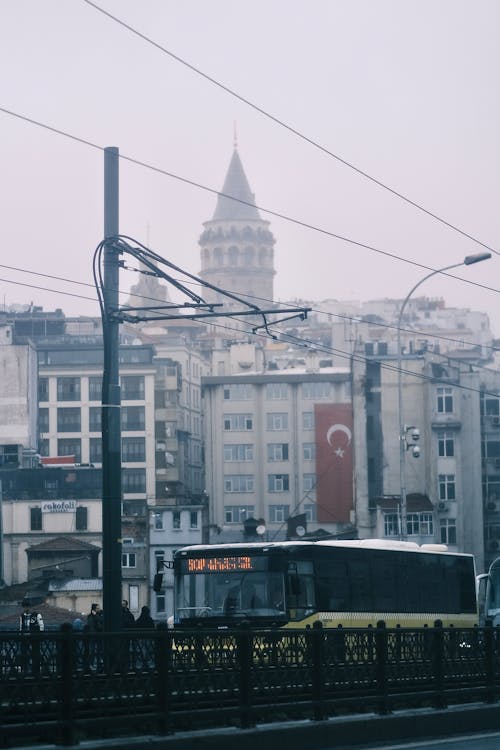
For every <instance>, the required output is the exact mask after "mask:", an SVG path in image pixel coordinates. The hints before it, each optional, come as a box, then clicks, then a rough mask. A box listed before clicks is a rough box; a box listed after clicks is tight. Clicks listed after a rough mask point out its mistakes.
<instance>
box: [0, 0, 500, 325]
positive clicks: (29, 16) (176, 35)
mask: <svg viewBox="0 0 500 750" xmlns="http://www.w3.org/2000/svg"><path fill="white" fill-rule="evenodd" d="M96 1H97V3H98V4H99V5H100V6H101V7H102V8H104V9H105V10H107V11H108V12H110V13H112V14H114V15H116V16H118V17H119V18H120V19H122V20H123V21H124V22H125V23H127V24H129V25H131V26H133V27H134V28H136V29H137V30H138V31H140V32H141V33H142V34H144V35H146V36H148V37H150V38H151V39H152V40H154V41H155V42H157V43H158V44H159V45H161V46H163V47H165V48H166V49H168V50H170V51H171V52H172V53H174V54H175V55H177V56H179V57H181V58H183V59H184V60H186V61H187V62H189V63H191V64H192V65H193V66H195V67H197V68H199V69H200V70H201V71H203V72H204V73H205V74H207V75H208V76H211V77H213V78H215V79H217V80H218V81H219V82H221V83H222V84H224V85H226V86H227V87H230V88H231V89H233V90H234V91H236V92H237V93H238V94H240V95H241V96H242V97H245V98H246V99H248V100H251V101H252V102H253V103H254V104H256V105H258V106H259V107H261V108H262V109H264V110H265V111H266V112H269V113H270V114H272V115H274V116H275V117H277V118H279V119H280V120H282V121H284V122H285V123H287V124H288V125H290V126H291V127H293V128H295V129H296V130H298V131H300V132H301V133H303V134H304V135H306V136H307V137H308V138H310V139H313V140H314V141H316V142H317V143H319V144H321V145H322V146H323V147H324V148H325V149H327V150H329V151H331V152H332V153H334V154H336V155H338V156H340V157H342V158H343V159H344V160H346V161H348V162H350V163H352V164H354V165H356V167H358V168H359V169H361V170H363V171H365V172H367V173H369V174H370V175H372V176H373V177H375V178H377V179H378V180H380V181H381V182H383V183H384V184H386V185H388V186H390V187H391V188H393V189H394V190H396V191H398V192H400V193H403V194H404V195H406V196H407V197H408V198H410V199H411V200H412V201H414V202H416V203H418V204H421V205H422V206H424V207H425V208H426V209H427V210H428V211H430V212H432V213H435V214H437V215H438V216H439V217H441V218H442V219H444V220H446V221H448V222H450V223H451V224H453V225H455V226H456V227H458V228H460V229H461V230H463V231H464V232H466V233H468V234H469V235H472V236H473V237H474V238H476V239H478V240H480V241H481V242H483V243H485V244H486V245H488V246H490V247H493V248H494V249H495V250H496V248H497V247H498V248H500V236H499V224H498V215H499V195H500V168H499V167H500V164H499V161H500V159H499V156H500V148H499V134H500V109H499V95H498V92H499V71H500V45H499V43H498V30H499V28H500V3H499V2H498V1H497V0H468V1H465V0H309V1H307V2H306V0H301V1H299V0H265V1H264V0H252V2H242V1H241V2H240V1H238V0H210V2H208V1H205V0H182V2H181V1H180V0H177V1H176V2H173V1H171V0H140V2H139V0H96ZM0 92H1V94H0V107H2V108H4V109H8V110H11V111H13V112H15V113H18V114H19V115H22V116H25V117H28V118H32V119H34V120H38V121H40V122H42V123H44V124H46V125H48V126H50V127H54V128H57V129H59V130H63V131H66V132H67V133H69V134H72V135H74V136H76V137H78V138H82V139H85V140H88V141H90V142H92V143H94V144H97V145H99V146H102V147H105V146H117V147H118V148H119V149H120V153H121V154H122V155H127V156H130V157H133V158H135V159H138V160H141V161H144V162H147V163H149V164H151V165H154V166H156V167H159V168H161V169H163V170H166V171H168V172H172V173H175V174H177V175H179V176H180V177H183V178H187V179H189V180H193V181H195V182H198V183H201V184H203V185H206V186H207V187H210V188H212V189H214V190H220V189H221V188H222V183H223V180H224V177H225V173H226V170H227V167H228V164H229V160H230V157H231V153H232V149H233V128H234V123H235V122H236V123H237V137H238V148H239V153H240V156H241V159H242V162H243V165H244V168H245V171H246V174H247V177H248V179H249V181H250V184H251V187H252V189H253V191H254V192H255V196H256V202H257V204H258V205H259V206H261V207H265V208H268V209H271V210H273V211H276V212H279V213H281V214H285V215H287V216H290V217H292V218H294V219H296V220H298V221H301V222H305V223H308V224H311V225H314V226H316V227H318V228H319V229H322V230H326V231H327V232H331V233H333V234H336V235H341V236H343V237H346V238H349V239H351V240H354V241H355V242H359V243H363V244H367V245H370V246H372V247H374V248H377V249H380V250H382V251H385V252H387V253H391V254H394V255H396V256H399V257H401V258H403V259H406V260H411V261H416V262H418V263H422V264H424V265H426V266H429V267H431V268H438V267H443V266H445V265H448V264H451V263H454V262H459V261H460V260H461V259H462V258H463V256H464V255H467V254H469V253H474V252H479V251H481V250H482V249H483V248H482V247H481V246H480V245H478V244H477V243H475V242H474V241H472V240H470V239H467V238H466V237H464V236H463V235H461V234H460V233H459V232H457V231H455V230H454V229H451V228H449V227H446V226H444V225H443V224H441V223H439V222H438V221H436V220H435V219H433V218H431V217H430V216H428V215H426V214H424V213H422V212H421V211H418V210H417V209H416V208H414V207H412V206H410V205H408V204H407V203H404V202H403V201H402V200H401V199H400V198H398V197H396V196H395V195H393V194H391V193H389V192H387V191H385V190H383V189H382V188H380V187H378V186H377V185H375V184H373V183H372V182H370V181H368V180H367V179H365V178H363V177H362V176H360V175H359V174H358V173H356V172H355V171H354V170H352V169H350V168H349V167H347V166H345V165H344V164H342V163H340V162H339V161H338V160H335V159H334V158H332V157H330V156H328V155H326V154H325V153H322V152H320V151H319V150H318V149H317V148H314V147H313V146H311V145H310V144H308V143H306V142H304V140H301V139H300V138H298V137H297V135H294V134H293V133H292V132H290V131H289V130H287V129H285V128H283V127H281V126H279V125H277V124H276V123H274V122H272V121H271V120H270V119H268V118H266V117H265V116H264V115H262V114H260V113H259V112H257V111H255V110H254V109H252V108H250V107H249V106H248V105H246V104H244V103H242V102H241V101H238V99H236V98H235V97H234V96H231V95H230V94H228V93H226V92H224V91H222V90H221V89H220V88H218V87H216V86H214V85H213V84H212V83H210V82H209V81H207V80H206V79H204V78H203V77H201V76H200V75H198V74H196V73H195V72H193V71H192V70H190V69H188V68H187V67H185V66H183V65H182V64H180V63H179V62H176V61H175V60H174V59H172V58H171V57H170V56H168V55H166V54H165V53H164V52H162V51H160V50H159V49H158V48H155V47H154V46H152V45H151V44H148V43H147V42H146V41H144V40H143V39H140V38H138V37H137V36H135V35H134V34H132V33H131V32H130V31H127V30H126V29H124V28H123V27H122V26H120V25H118V24H117V23H116V22H114V21H112V20H110V19H109V18H107V17H105V16H104V15H103V14H102V13H100V12H98V11H97V10H95V9H94V8H92V7H90V6H89V5H88V4H87V3H85V2H84V0H0ZM0 128H1V138H0V158H1V172H0V203H1V214H2V222H1V228H2V243H1V244H2V248H3V252H2V254H1V257H2V261H1V262H2V263H3V264H4V265H12V266H16V267H18V268H21V269H24V270H25V271H27V270H30V271H36V272H39V273H45V274H49V275H56V276H61V277H65V278H68V279H71V280H74V281H79V282H83V283H88V284H91V283H92V276H91V267H92V255H93V252H94V249H95V247H96V245H97V244H98V242H99V241H100V240H101V239H102V234H103V189H102V188H103V154H102V152H101V151H99V150H98V149H94V148H91V147H89V146H85V145H83V144H80V143H77V142H75V141H73V140H70V139H67V138H65V137H62V136H61V135H56V134H54V133H53V132H50V131H48V130H46V129H43V128H40V127H37V126H35V125H33V124H28V123H26V122H25V121H22V120H20V119H18V118H16V117H13V116H12V115H8V114H6V113H4V112H0ZM215 201H216V199H215V196H214V195H213V194H211V193H209V192H206V191H203V190H201V189H199V188H196V187H193V186H190V185H187V184H185V183H183V182H181V181H179V180H176V179H173V178H169V177H166V176H163V175H161V174H159V173H155V172H154V171H151V170H148V169H145V168H143V167H140V166H136V165H133V164H131V163H127V162H122V163H121V166H120V230H121V232H122V233H124V234H128V235H131V236H133V237H136V238H137V239H139V240H140V241H143V242H145V243H149V244H150V246H151V247H152V248H153V249H154V250H155V251H157V252H159V253H160V254H161V255H163V256H164V257H166V258H167V259H169V260H171V261H172V262H174V263H176V264H178V265H181V266H182V267H184V268H186V269H187V270H189V271H190V272H191V273H195V274H197V273H198V272H199V269H200V259H199V246H198V238H199V235H200V233H201V231H202V229H203V226H202V224H203V222H204V221H206V220H208V219H210V218H211V217H212V214H213V211H214V208H215ZM263 216H264V217H265V214H264V213H263ZM266 218H269V219H270V221H271V229H272V231H273V233H274V235H275V237H276V256H275V257H276V269H277V275H276V279H275V297H276V299H280V300H291V299H294V298H298V297H300V298H302V299H315V300H320V299H325V298H334V299H343V300H346V299H351V300H352V299H361V300H367V299H374V298H380V297H396V298H402V297H404V296H405V295H406V293H407V292H408V291H409V289H410V288H411V287H412V286H413V284H415V283H416V282H417V281H418V280H419V279H420V278H422V277H423V276H424V275H425V273H426V272H425V270H423V269H422V268H418V267H415V266H412V265H411V264H408V263H405V262H401V261H398V260H395V259H393V258H390V257H387V256H384V255H381V254H378V253H375V252H373V251H370V250H367V249H364V248H362V247H359V246H357V245H355V244H350V243H348V242H346V241H342V240H339V239H334V238H332V237H329V236H327V235H325V234H322V233H320V232H317V231H313V230H311V229H306V228H303V227H300V226H297V225H296V224H293V223H289V222H287V221H285V220H283V219H278V218H275V217H272V216H271V217H266ZM461 275H463V276H466V277H467V278H468V279H470V280H471V281H474V282H475V283H476V284H478V285H484V286H487V287H490V288H491V290H488V289H485V288H484V286H483V287H481V286H474V285H472V284H468V283H463V282H460V281H456V280H453V279H445V278H443V277H438V279H435V280H432V281H430V282H429V283H427V284H426V285H425V286H424V287H422V294H424V293H425V294H427V295H429V296H444V297H445V299H446V301H447V304H448V305H456V306H463V307H470V308H472V309H478V310H484V311H485V312H487V313H488V314H489V315H490V317H491V321H492V325H493V328H494V331H495V333H496V335H500V296H499V291H498V290H500V258H499V257H498V256H497V255H495V256H494V257H493V258H492V260H490V261H488V262H486V263H483V264H480V265H478V266H477V267H470V268H469V269H467V270H464V271H461ZM0 277H1V278H2V281H1V282H0V294H1V296H2V297H1V300H0V302H1V303H2V304H3V303H5V304H7V305H9V304H13V303H16V302H17V303H25V302H30V301H33V302H34V303H35V304H40V305H43V307H44V308H45V309H55V308H56V307H62V308H63V309H64V310H65V312H66V313H67V314H72V315H73V314H74V315H76V314H98V309H97V305H96V304H95V303H94V302H91V301H86V300H85V299H80V298H78V297H75V296H65V295H63V294H62V292H66V293H70V295H72V294H73V295H75V294H76V295H83V296H84V297H86V296H87V297H93V298H95V293H94V290H93V289H92V288H86V287H85V286H77V285H74V284H69V283H62V282H56V281H54V280H51V279H48V278H43V277H40V276H34V275H30V274H27V273H25V272H20V271H12V270H9V269H6V268H0ZM6 280H9V281H10V282H12V281H16V282H19V283H23V284H32V285H34V286H43V287H47V288H49V289H55V290H58V293H55V292H42V291H40V290H39V289H36V288H33V289H30V288H29V287H23V286H19V285H16V284H12V283H8V282H7V281H6ZM136 280H137V279H136V278H134V279H131V278H130V277H129V276H128V275H127V274H123V276H122V282H121V283H122V287H123V288H124V289H125V290H128V289H129V287H130V284H131V283H133V282H134V281H136Z"/></svg>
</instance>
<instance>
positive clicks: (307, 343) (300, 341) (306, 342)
mask: <svg viewBox="0 0 500 750" xmlns="http://www.w3.org/2000/svg"><path fill="white" fill-rule="evenodd" d="M28 273H31V272H29V271H28ZM55 278H57V277H55ZM0 281H7V282H8V283H12V284H17V285H19V286H26V287H29V288H31V289H39V290H41V291H48V292H54V293H55V294H64V295H66V296H69V297H76V298H78V299H88V300H91V301H93V302H98V300H97V299H95V298H92V297H84V296H83V295H79V294H72V293H70V292H62V291H59V290H57V289H49V288H47V287H40V286H35V285H33V284H23V283H21V282H15V281H10V280H9V279H0ZM74 283H84V282H74ZM153 315H154V313H153ZM152 319H154V317H153V318H152ZM235 321H236V322H238V323H241V324H244V325H248V323H247V321H244V320H238V319H237V318H235ZM210 325H211V326H214V327H217V328H222V329H224V330H229V331H234V332H237V333H238V334H241V333H242V332H243V333H246V335H249V336H250V335H252V336H258V337H260V336H262V337H264V338H266V339H267V338H268V335H267V334H260V333H256V332H255V331H253V330H252V328H251V327H250V326H249V327H248V330H247V331H242V329H241V328H231V327H230V326H228V325H224V324H222V323H214V322H211V323H210ZM270 328H273V329H275V326H273V325H272V324H271V325H270ZM401 330H404V329H401ZM278 332H279V334H280V336H285V337H286V338H287V339H290V343H294V344H295V345H296V346H298V347H301V348H305V349H310V348H311V349H314V350H315V351H322V352H323V353H325V354H334V355H336V356H337V357H339V358H340V359H345V360H348V361H349V362H351V361H355V362H362V363H369V362H373V361H378V362H379V364H380V367H381V368H382V369H385V370H391V371H393V372H398V369H399V368H398V367H396V366H393V365H390V364H388V363H387V362H382V361H381V360H376V358H374V357H368V356H363V355H362V354H360V353H353V352H348V351H345V350H342V349H337V348H335V347H331V346H327V345H326V344H320V343H318V342H317V341H313V340H311V339H304V338H301V337H299V336H294V335H292V334H290V333H288V332H287V331H278ZM281 340H283V339H281ZM434 356H440V357H442V358H443V359H446V360H448V361H451V362H453V358H451V357H448V356H447V355H446V354H439V355H436V354H434ZM458 364H459V363H458ZM452 366H455V367H457V366H458V365H457V364H455V365H452ZM473 367H475V368H476V369H480V370H487V369H488V368H487V367H485V366H483V365H480V364H474V365H473ZM401 373H402V374H403V375H407V376H410V377H415V378H418V379H419V380H424V381H431V380H433V379H434V378H432V377H431V376H430V375H425V373H416V372H414V371H412V370H405V369H402V370H401ZM453 387H455V388H459V389H462V390H466V391H470V392H472V393H484V394H485V395H491V396H498V394H497V393H493V392H488V391H484V390H483V389H480V388H473V387H472V386H466V385H463V384H459V383H453Z"/></svg>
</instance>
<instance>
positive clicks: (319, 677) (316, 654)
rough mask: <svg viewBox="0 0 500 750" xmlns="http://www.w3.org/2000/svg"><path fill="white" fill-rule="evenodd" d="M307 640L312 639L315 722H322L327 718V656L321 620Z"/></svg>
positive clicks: (314, 625)
mask: <svg viewBox="0 0 500 750" xmlns="http://www.w3.org/2000/svg"><path fill="white" fill-rule="evenodd" d="M306 637H307V638H311V645H312V648H311V655H312V676H313V685H312V688H313V705H314V720H315V721H322V720H323V719H324V718H325V707H324V692H325V690H324V688H325V681H324V672H323V664H324V655H325V648H324V646H325V643H324V633H323V623H321V622H320V621H319V620H316V622H314V623H313V626H312V628H311V629H310V630H308V631H307V635H306Z"/></svg>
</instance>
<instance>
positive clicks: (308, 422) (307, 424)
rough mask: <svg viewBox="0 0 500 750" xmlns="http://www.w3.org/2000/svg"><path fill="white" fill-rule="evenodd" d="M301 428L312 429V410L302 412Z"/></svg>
mask: <svg viewBox="0 0 500 750" xmlns="http://www.w3.org/2000/svg"><path fill="white" fill-rule="evenodd" d="M302 428H303V429H304V430H314V412H313V411H303V412H302Z"/></svg>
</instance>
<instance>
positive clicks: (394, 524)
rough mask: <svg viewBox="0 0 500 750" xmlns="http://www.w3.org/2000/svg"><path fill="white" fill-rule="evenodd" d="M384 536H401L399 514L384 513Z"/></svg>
mask: <svg viewBox="0 0 500 750" xmlns="http://www.w3.org/2000/svg"><path fill="white" fill-rule="evenodd" d="M384 536H399V516H398V514H397V513H384Z"/></svg>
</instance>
